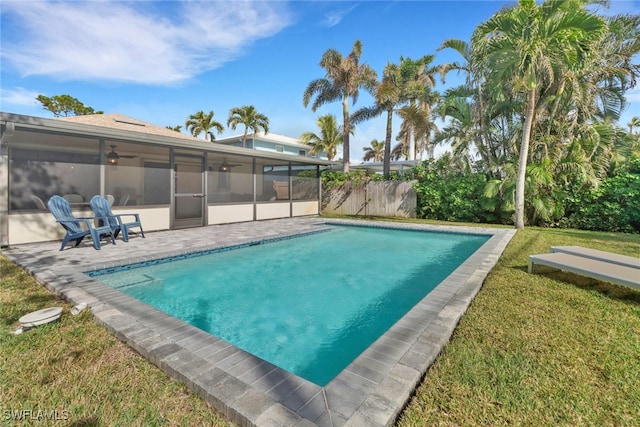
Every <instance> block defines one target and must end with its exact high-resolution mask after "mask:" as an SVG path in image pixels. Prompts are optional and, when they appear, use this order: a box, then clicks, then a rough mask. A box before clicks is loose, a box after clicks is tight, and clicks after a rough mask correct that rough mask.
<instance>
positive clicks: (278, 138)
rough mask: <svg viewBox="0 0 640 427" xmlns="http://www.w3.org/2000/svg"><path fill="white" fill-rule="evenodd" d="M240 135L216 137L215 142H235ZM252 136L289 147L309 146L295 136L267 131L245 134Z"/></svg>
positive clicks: (248, 136) (239, 139)
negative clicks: (265, 132)
mask: <svg viewBox="0 0 640 427" xmlns="http://www.w3.org/2000/svg"><path fill="white" fill-rule="evenodd" d="M242 137H243V135H242V134H240V135H236V136H230V137H227V138H220V139H216V143H217V144H235V143H237V142H238V141H242ZM253 138H255V139H256V140H259V141H267V142H273V143H275V144H281V145H287V146H290V147H296V148H307V149H309V148H310V146H309V145H306V144H302V143H301V142H300V140H299V139H297V138H291V137H290V136H285V135H280V134H277V133H271V132H269V133H267V134H264V133H262V132H256V133H250V134H248V135H247V139H253Z"/></svg>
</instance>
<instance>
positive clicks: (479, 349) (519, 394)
mask: <svg viewBox="0 0 640 427" xmlns="http://www.w3.org/2000/svg"><path fill="white" fill-rule="evenodd" d="M552 245H582V246H592V247H594V245H595V247H597V248H602V249H605V250H611V251H615V252H619V253H627V254H629V255H635V256H638V249H639V248H640V236H637V235H618V234H613V233H588V232H580V231H575V230H566V231H565V230H546V229H526V230H524V231H519V232H518V233H517V234H516V236H515V237H514V238H513V240H512V241H511V243H510V244H509V246H508V247H507V249H506V251H505V253H504V254H503V256H502V257H501V259H500V260H499V262H498V264H497V265H496V267H495V268H494V269H493V271H492V272H491V273H490V275H489V277H488V278H487V280H486V281H485V283H484V285H483V288H482V290H481V291H480V292H479V293H478V295H477V296H476V298H475V299H474V301H473V302H472V304H471V306H470V308H469V310H468V311H467V313H466V314H465V315H464V316H463V318H462V319H461V321H460V324H459V325H458V327H457V328H456V331H455V333H454V336H453V338H452V340H451V342H450V343H449V344H448V345H447V346H446V348H445V349H444V350H443V352H442V353H441V355H440V356H439V358H438V359H437V361H436V363H435V364H434V365H433V366H432V367H431V369H430V370H429V371H428V373H427V375H426V377H425V380H424V382H423V383H422V385H421V386H420V387H419V388H418V390H417V392H416V395H415V397H414V398H413V399H412V401H411V403H410V404H409V406H408V407H407V408H406V410H405V412H404V413H403V414H402V417H401V420H400V422H399V425H400V426H424V425H505V424H515V425H602V426H604V425H611V426H613V425H615V426H625V425H628V426H631V425H637V422H638V420H640V388H639V387H637V384H640V332H639V331H640V292H637V291H634V290H632V289H627V288H624V287H620V286H616V285H611V284H607V283H603V282H598V281H595V280H593V279H588V278H584V277H580V276H577V275H573V274H569V273H562V272H550V273H544V274H536V275H530V274H528V273H527V271H526V267H527V258H528V256H529V255H530V254H534V253H545V252H548V251H549V248H550V247H551V246H552Z"/></svg>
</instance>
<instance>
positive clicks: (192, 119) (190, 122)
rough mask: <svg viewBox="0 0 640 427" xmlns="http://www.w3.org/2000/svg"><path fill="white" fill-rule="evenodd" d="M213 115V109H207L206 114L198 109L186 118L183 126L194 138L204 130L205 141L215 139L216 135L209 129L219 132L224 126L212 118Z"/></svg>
mask: <svg viewBox="0 0 640 427" xmlns="http://www.w3.org/2000/svg"><path fill="white" fill-rule="evenodd" d="M213 115H214V113H213V111H209V113H208V114H205V112H204V111H202V110H201V111H198V112H197V113H195V114H192V115H190V116H189V118H187V121H186V122H185V127H186V128H187V130H189V131H190V132H191V135H193V136H195V137H196V138H197V137H198V135H200V134H201V133H202V132H204V139H205V140H206V141H215V139H216V137H215V135H214V134H213V132H212V131H211V130H212V129H215V130H217V131H218V133H219V134H220V133H222V131H223V130H224V126H223V125H222V124H221V123H220V122H217V121H215V120H213ZM174 130H175V129H174Z"/></svg>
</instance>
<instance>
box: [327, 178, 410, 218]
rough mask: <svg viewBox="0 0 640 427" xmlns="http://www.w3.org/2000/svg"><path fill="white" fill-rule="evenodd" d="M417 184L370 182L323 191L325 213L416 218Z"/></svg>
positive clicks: (350, 184) (407, 182)
mask: <svg viewBox="0 0 640 427" xmlns="http://www.w3.org/2000/svg"><path fill="white" fill-rule="evenodd" d="M415 182H417V181H370V182H367V183H360V184H357V185H356V184H354V183H353V182H352V181H348V182H346V183H345V184H343V185H341V186H335V187H331V188H329V189H327V188H323V190H322V213H324V214H338V215H365V216H390V217H394V216H395V217H403V218H415V217H416V204H417V198H416V192H415V191H414V189H413V184H414V183H415Z"/></svg>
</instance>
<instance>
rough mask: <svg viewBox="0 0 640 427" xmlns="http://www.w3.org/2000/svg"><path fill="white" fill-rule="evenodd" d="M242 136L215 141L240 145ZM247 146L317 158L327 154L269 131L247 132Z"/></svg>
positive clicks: (324, 157) (323, 157) (260, 149)
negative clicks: (317, 152) (315, 152)
mask: <svg viewBox="0 0 640 427" xmlns="http://www.w3.org/2000/svg"><path fill="white" fill-rule="evenodd" d="M242 138H243V135H242V134H241V135H237V136H231V137H228V138H219V139H216V140H215V143H216V144H223V145H231V146H234V147H242ZM247 148H250V149H254V150H258V151H268V152H271V153H282V154H289V155H293V156H302V157H313V158H319V159H326V158H327V154H326V153H324V152H322V153H319V154H313V153H311V148H312V147H311V146H310V145H306V144H302V143H301V142H300V141H299V140H298V139H295V138H291V137H288V136H284V135H278V134H277V133H271V132H269V133H267V134H264V133H262V132H258V133H250V134H248V135H247Z"/></svg>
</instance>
